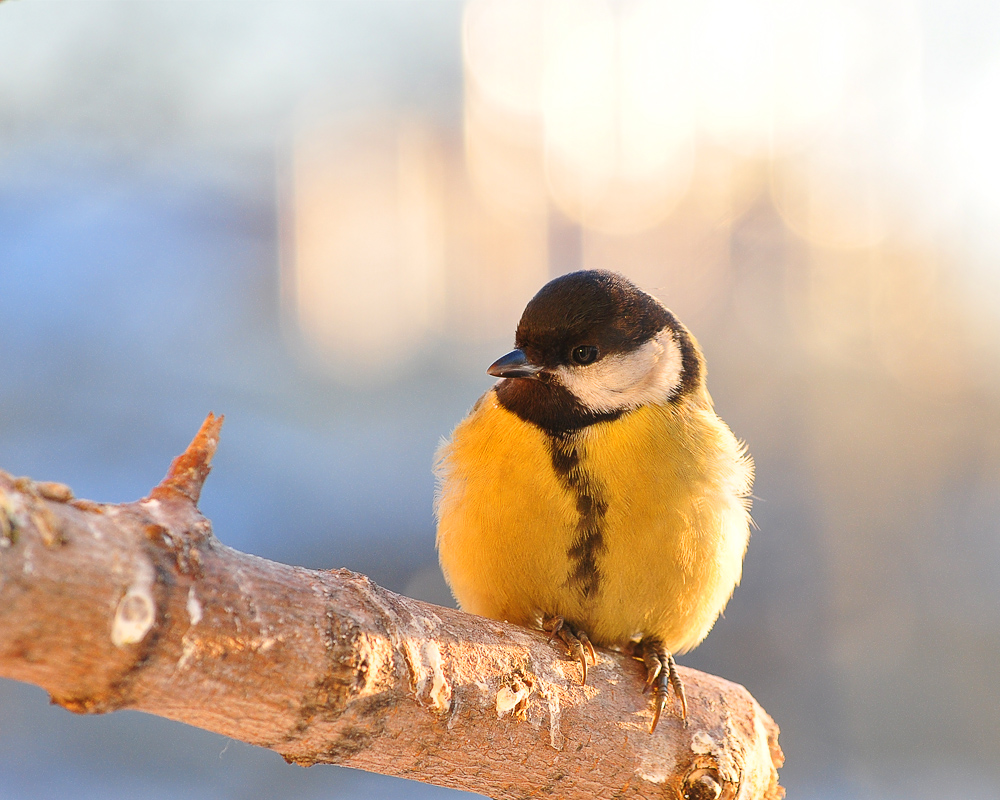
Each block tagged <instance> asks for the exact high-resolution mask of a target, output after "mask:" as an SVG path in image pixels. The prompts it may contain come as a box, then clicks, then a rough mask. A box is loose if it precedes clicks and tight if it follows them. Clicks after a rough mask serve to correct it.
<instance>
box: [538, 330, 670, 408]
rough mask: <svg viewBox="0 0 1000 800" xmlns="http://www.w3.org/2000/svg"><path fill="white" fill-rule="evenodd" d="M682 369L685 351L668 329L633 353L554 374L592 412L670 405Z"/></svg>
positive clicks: (603, 359) (562, 368)
mask: <svg viewBox="0 0 1000 800" xmlns="http://www.w3.org/2000/svg"><path fill="white" fill-rule="evenodd" d="M682 370H683V363H682V359H681V349H680V347H679V346H678V344H677V341H676V340H675V338H674V332H673V331H672V330H671V329H670V328H665V329H664V330H662V331H661V332H660V333H659V334H658V335H657V336H655V337H654V338H652V339H650V340H649V341H648V342H646V343H645V344H644V345H642V347H640V348H639V349H638V350H634V351H632V352H631V353H621V354H618V355H613V356H607V357H606V358H602V359H600V360H598V361H595V362H594V363H593V364H588V365H587V366H583V367H581V366H561V367H557V368H556V369H554V370H552V374H553V375H555V376H556V378H557V379H558V380H559V382H560V383H561V384H562V385H563V386H565V387H566V388H567V389H569V391H570V392H572V393H573V396H574V397H576V399H577V400H579V401H580V402H581V403H582V404H583V405H585V406H586V407H587V408H589V409H590V410H591V411H597V412H608V411H621V410H624V409H629V408H638V407H639V406H641V405H645V404H647V403H664V402H666V401H667V400H669V399H670V397H671V396H672V395H673V394H674V392H676V391H677V388H678V387H679V386H680V383H681V373H682Z"/></svg>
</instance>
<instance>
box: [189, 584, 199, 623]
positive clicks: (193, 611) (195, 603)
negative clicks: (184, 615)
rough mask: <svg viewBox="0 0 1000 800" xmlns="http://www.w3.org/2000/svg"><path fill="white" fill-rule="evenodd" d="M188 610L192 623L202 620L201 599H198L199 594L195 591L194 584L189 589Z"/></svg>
mask: <svg viewBox="0 0 1000 800" xmlns="http://www.w3.org/2000/svg"><path fill="white" fill-rule="evenodd" d="M187 612H188V616H189V617H190V618H191V625H192V626H194V625H197V624H198V623H199V622H201V617H202V609H201V601H200V600H199V599H198V595H196V594H195V593H194V587H193V586H192V587H191V588H190V589H188V599H187Z"/></svg>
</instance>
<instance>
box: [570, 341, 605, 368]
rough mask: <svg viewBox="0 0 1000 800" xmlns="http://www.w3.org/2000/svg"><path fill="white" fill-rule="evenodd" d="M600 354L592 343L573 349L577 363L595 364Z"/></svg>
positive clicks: (574, 359)
mask: <svg viewBox="0 0 1000 800" xmlns="http://www.w3.org/2000/svg"><path fill="white" fill-rule="evenodd" d="M598 355H599V353H598V350H597V348H596V347H595V346H594V345H592V344H584V345H580V346H579V347H577V348H576V349H575V350H573V361H574V362H576V363H577V364H580V365H584V364H593V363H594V362H595V361H597V356H598Z"/></svg>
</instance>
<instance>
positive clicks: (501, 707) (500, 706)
mask: <svg viewBox="0 0 1000 800" xmlns="http://www.w3.org/2000/svg"><path fill="white" fill-rule="evenodd" d="M530 693H531V692H530V690H529V689H528V687H527V686H525V685H524V684H523V683H522V684H517V689H512V688H511V687H510V686H501V687H500V690H499V691H498V692H497V718H500V717H503V716H506V715H507V714H512V713H513V712H514V710H515V709H516V708H517V707H518V706H519V705H520V704H521V703H522V702H523V701H524V700H525V699H527V697H528V695H529V694H530Z"/></svg>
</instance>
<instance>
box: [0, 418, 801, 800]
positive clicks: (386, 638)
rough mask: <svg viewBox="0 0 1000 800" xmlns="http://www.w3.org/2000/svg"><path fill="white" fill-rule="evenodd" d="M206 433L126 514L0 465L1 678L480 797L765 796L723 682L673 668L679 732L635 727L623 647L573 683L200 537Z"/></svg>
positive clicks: (767, 723) (412, 615)
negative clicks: (685, 714) (682, 715)
mask: <svg viewBox="0 0 1000 800" xmlns="http://www.w3.org/2000/svg"><path fill="white" fill-rule="evenodd" d="M221 424H222V418H221V417H218V418H216V417H214V416H212V415H209V417H208V419H207V420H206V421H205V424H204V425H203V426H202V428H201V430H200V431H199V433H198V435H197V436H196V437H195V439H194V441H193V442H192V443H191V445H190V446H189V447H188V449H187V451H186V452H185V453H184V454H183V455H181V456H180V457H178V458H177V459H175V460H174V462H173V464H172V465H171V468H170V471H169V472H168V474H167V476H166V478H164V480H163V481H162V482H161V483H160V484H159V485H158V486H157V487H156V488H155V489H153V491H152V492H151V494H150V496H149V497H148V498H144V499H143V500H140V501H138V502H135V503H126V504H123V505H103V504H99V503H94V502H90V501H87V500H76V499H73V495H72V492H71V491H70V490H69V489H68V487H65V486H62V485H61V484H53V483H37V482H34V481H31V480H29V479H27V478H13V477H11V476H10V475H7V474H6V473H3V472H0V676H3V677H8V678H13V679H15V680H20V681H26V682H29V683H33V684H37V685H38V686H41V687H42V688H44V689H45V690H47V691H48V692H49V694H50V695H51V696H52V700H53V701H54V702H56V703H58V704H60V705H62V706H63V707H64V708H67V709H69V710H71V711H75V712H80V713H103V712H107V711H114V710H117V709H122V708H131V709H138V710H141V711H146V712H149V713H151V714H157V715H159V716H162V717H168V718H170V719H175V720H178V721H181V722H185V723H188V724H189V725H194V726H197V727H200V728H205V729H207V730H211V731H216V732H218V733H221V734H223V735H225V736H230V737H232V738H235V739H240V740H242V741H245V742H249V743H251V744H255V745H260V746H262V747H269V748H271V749H273V750H275V751H277V752H278V753H280V754H281V755H282V756H284V757H285V759H287V760H288V761H291V762H294V763H297V764H301V765H306V766H308V765H311V764H316V763H333V764H344V765H347V766H351V767H356V768H360V769H365V770H370V771H374V772H381V773H385V774H387V775H397V776H402V777H407V778H414V779H417V780H421V781H426V782H429V783H434V784H438V785H441V786H449V787H453V788H459V789H465V790H468V791H473V792H480V793H484V794H487V795H490V796H492V797H497V798H523V797H529V796H530V797H555V796H558V797H563V798H575V797H580V798H582V797H624V798H646V797H687V798H692V800H700V799H701V798H717V797H725V798H735V797H739V798H777V797H781V796H782V795H783V790H781V789H780V787H778V784H777V773H776V768H777V767H780V766H781V762H782V754H781V749H780V748H779V747H778V743H777V736H778V728H777V726H776V725H775V724H774V722H773V721H772V720H771V718H770V717H769V716H768V715H767V713H766V712H764V710H763V709H761V708H760V706H759V705H758V704H757V702H756V701H755V700H754V699H753V698H752V697H751V696H750V694H749V693H748V692H747V691H746V690H745V689H744V688H743V687H742V686H738V685H736V684H732V683H729V682H727V681H725V680H722V679H721V678H717V677H714V676H711V675H706V674H704V673H700V672H696V671H694V670H690V669H684V668H683V667H682V668H680V669H681V674H682V677H683V680H684V683H685V686H686V689H687V697H688V708H689V724H688V725H687V726H684V725H683V723H682V722H681V721H680V719H679V718H678V717H677V714H676V710H675V711H674V713H673V714H670V713H669V707H668V710H667V711H666V712H664V717H663V719H662V720H661V721H660V726H659V728H658V729H657V731H656V733H655V734H654V735H650V734H649V733H648V732H647V731H648V728H649V722H650V714H651V706H650V703H649V697H648V695H643V694H642V669H641V667H640V665H639V664H638V663H637V662H635V661H633V660H632V659H629V658H627V657H626V656H623V655H621V654H619V653H614V652H610V651H606V650H600V651H599V652H598V664H597V666H596V667H594V668H593V669H592V670H591V671H590V673H589V676H588V682H587V685H586V686H581V685H580V679H579V666H578V665H577V664H576V663H575V662H574V661H572V660H570V659H568V658H567V657H566V656H565V654H564V652H563V651H562V649H561V648H560V647H559V646H557V645H554V644H552V643H550V642H549V641H548V640H547V638H546V637H545V636H544V635H542V634H540V633H536V632H533V631H529V630H525V629H522V628H519V627H516V626H512V625H507V624H504V623H500V622H494V621H492V620H486V619H482V618H479V617H473V616H470V615H468V614H464V613H462V612H459V611H455V610H452V609H447V608H440V607H438V606H434V605H430V604H428V603H422V602H419V601H417V600H412V599H410V598H407V597H402V596H400V595H397V594H393V593H392V592H389V591H386V590H385V589H382V588H380V587H378V586H376V585H375V584H373V583H372V582H371V581H370V580H368V579H367V578H365V577H364V576H362V575H357V574H355V573H353V572H349V571H347V570H335V571H331V572H324V571H316V570H308V569H303V568H301V567H293V566H287V565H284V564H277V563H274V562H271V561H267V560H265V559H261V558H257V557H255V556H251V555H246V554H244V553H240V552H238V551H236V550H233V549H231V548H229V547H226V546H225V545H223V544H221V543H220V542H219V541H218V540H217V539H216V538H215V537H214V536H213V535H212V529H211V525H210V523H209V522H208V520H207V519H205V518H204V517H203V516H202V515H201V514H200V513H199V511H198V509H197V508H196V506H195V503H196V502H197V499H198V496H199V494H200V492H201V486H202V483H203V481H204V479H205V477H206V476H207V475H208V471H209V464H210V461H211V458H212V455H213V453H214V451H215V447H216V444H217V442H218V435H219V428H220V426H221Z"/></svg>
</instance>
